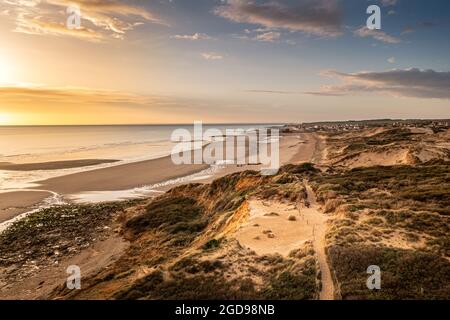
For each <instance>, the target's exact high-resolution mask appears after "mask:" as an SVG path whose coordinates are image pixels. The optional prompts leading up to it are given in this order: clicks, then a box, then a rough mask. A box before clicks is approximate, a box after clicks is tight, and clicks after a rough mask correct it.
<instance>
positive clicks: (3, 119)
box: [0, 113, 10, 125]
mask: <svg viewBox="0 0 450 320" xmlns="http://www.w3.org/2000/svg"><path fill="white" fill-rule="evenodd" d="M9 121H10V116H9V115H8V114H6V113H0V125H5V124H8V123H9Z"/></svg>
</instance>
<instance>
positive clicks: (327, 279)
mask: <svg viewBox="0 0 450 320" xmlns="http://www.w3.org/2000/svg"><path fill="white" fill-rule="evenodd" d="M304 183H305V186H306V191H307V193H308V201H309V204H310V205H309V208H304V209H302V210H301V214H302V215H303V217H304V219H305V220H306V221H307V224H308V225H311V226H312V227H313V246H314V250H315V251H316V254H317V259H318V261H319V266H320V273H321V282H322V290H321V291H320V300H334V284H333V279H332V277H331V272H330V267H329V265H328V261H327V255H326V253H325V233H326V222H327V220H328V217H327V216H326V215H324V214H323V213H322V212H321V211H320V209H319V205H318V204H317V201H316V195H315V194H314V191H313V190H312V188H311V186H310V185H309V184H308V182H307V181H305V182H304Z"/></svg>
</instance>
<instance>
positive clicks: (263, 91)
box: [245, 90, 299, 94]
mask: <svg viewBox="0 0 450 320" xmlns="http://www.w3.org/2000/svg"><path fill="white" fill-rule="evenodd" d="M245 92H248V93H269V94H298V93H299V92H293V91H281V90H245Z"/></svg>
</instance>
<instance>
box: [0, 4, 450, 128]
mask: <svg viewBox="0 0 450 320" xmlns="http://www.w3.org/2000/svg"><path fill="white" fill-rule="evenodd" d="M370 5H378V6H379V7H380V8H381V29H380V30H369V29H368V28H367V26H366V20H367V18H368V17H369V16H370V14H367V12H366V10H367V8H368V7H369V6H370ZM68 8H78V9H79V10H80V14H81V18H80V26H79V27H75V28H69V27H68V24H67V21H68V19H69V20H70V18H71V12H73V11H70V10H69V11H67V10H68ZM73 21H76V20H70V22H73ZM449 38H450V2H449V1H448V0H428V1H425V0H295V1H293V0H147V1H144V0H141V1H138V0H135V1H116V0H70V1H69V0H0V125H65V124H147V123H148V124H152V123H154V124H160V123H192V122H193V121H203V122H205V123H286V122H310V121H325V120H354V119H377V118H396V119H400V118H402V119H406V118H433V119H437V118H450V41H449Z"/></svg>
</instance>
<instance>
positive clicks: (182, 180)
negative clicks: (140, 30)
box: [0, 134, 317, 223]
mask: <svg viewBox="0 0 450 320" xmlns="http://www.w3.org/2000/svg"><path fill="white" fill-rule="evenodd" d="M316 144H317V137H315V135H313V134H287V135H282V136H281V137H280V163H281V164H282V165H283V164H287V163H300V162H304V161H307V160H308V159H310V158H311V155H312V154H313V153H314V152H315V149H316ZM92 161H102V160H92ZM75 162H77V161H75ZM63 165H66V164H64V163H63ZM210 168H211V166H210V165H208V164H192V165H190V164H189V165H186V164H183V165H175V164H174V163H173V162H172V159H171V156H170V155H169V156H165V157H161V158H157V159H151V160H144V161H138V162H132V163H125V164H120V165H116V166H111V167H106V168H100V169H94V170H90V171H82V172H78V173H72V174H68V175H64V176H60V177H55V178H50V179H46V180H42V181H36V182H34V184H36V186H34V187H32V188H29V189H26V190H21V191H16V190H15V191H10V192H8V191H6V192H3V193H0V223H4V222H7V221H9V220H11V219H14V218H15V217H17V216H18V215H21V214H24V213H26V212H28V211H31V210H33V209H35V208H36V207H39V204H41V203H43V201H45V200H46V199H48V198H49V197H51V196H52V194H55V193H56V194H58V195H60V196H61V198H62V199H64V200H65V201H66V202H67V203H73V202H76V201H74V200H75V199H76V198H77V194H81V193H90V192H116V193H117V192H121V191H128V190H132V189H136V188H142V187H148V186H154V185H156V186H157V187H156V188H155V191H157V192H159V193H160V192H165V191H167V190H169V189H171V188H173V187H175V186H178V185H182V184H186V183H189V182H195V183H210V182H212V181H213V180H215V179H217V178H220V177H223V176H225V175H228V174H231V173H234V172H240V171H245V170H259V169H261V165H249V164H246V165H236V164H234V165H226V166H223V167H220V169H218V170H209V171H208V169H210ZM205 171H208V174H205V175H201V173H202V172H205ZM196 174H200V176H197V177H195V175H196ZM194 177H195V178H194ZM159 193H157V194H159ZM145 196H148V197H151V196H152V195H151V194H145ZM141 197H142V196H141ZM136 198H139V197H136ZM128 199H129V198H128ZM114 200H125V199H114ZM114 200H111V201H114ZM78 203H80V202H78ZM81 203H82V201H81ZM86 203H89V201H86Z"/></svg>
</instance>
